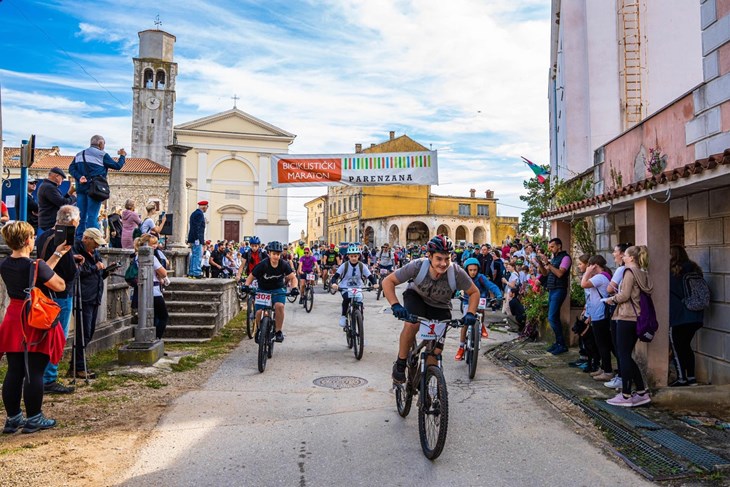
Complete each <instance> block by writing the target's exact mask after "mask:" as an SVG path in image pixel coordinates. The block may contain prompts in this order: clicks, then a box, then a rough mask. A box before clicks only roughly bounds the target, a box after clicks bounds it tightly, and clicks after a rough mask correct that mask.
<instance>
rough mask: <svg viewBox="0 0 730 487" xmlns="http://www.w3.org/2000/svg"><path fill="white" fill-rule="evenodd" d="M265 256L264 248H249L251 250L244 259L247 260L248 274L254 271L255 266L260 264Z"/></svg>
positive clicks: (246, 268)
mask: <svg viewBox="0 0 730 487" xmlns="http://www.w3.org/2000/svg"><path fill="white" fill-rule="evenodd" d="M265 258H266V253H265V252H264V251H263V250H262V249H258V250H257V251H256V252H253V251H252V250H249V252H248V253H247V254H246V255H245V257H244V259H245V260H246V266H245V270H246V274H250V273H251V272H252V271H253V268H254V267H256V266H257V265H259V264H260V263H261V261H262V260H264V259H265Z"/></svg>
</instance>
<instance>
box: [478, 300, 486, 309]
mask: <svg viewBox="0 0 730 487" xmlns="http://www.w3.org/2000/svg"><path fill="white" fill-rule="evenodd" d="M479 309H487V298H479Z"/></svg>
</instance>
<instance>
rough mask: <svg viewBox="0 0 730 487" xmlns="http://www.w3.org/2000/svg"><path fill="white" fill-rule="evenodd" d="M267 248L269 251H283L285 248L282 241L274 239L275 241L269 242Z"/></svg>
mask: <svg viewBox="0 0 730 487" xmlns="http://www.w3.org/2000/svg"><path fill="white" fill-rule="evenodd" d="M266 250H268V251H269V252H282V251H283V250H284V249H283V248H282V246H281V242H277V241H276V240H274V241H273V242H269V243H268V245H267V246H266Z"/></svg>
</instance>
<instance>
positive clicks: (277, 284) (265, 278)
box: [251, 259, 294, 291]
mask: <svg viewBox="0 0 730 487" xmlns="http://www.w3.org/2000/svg"><path fill="white" fill-rule="evenodd" d="M292 272H294V271H293V270H292V268H291V266H290V265H289V263H288V262H285V261H283V260H279V265H278V266H276V267H273V266H272V265H271V261H270V260H269V259H264V260H263V261H262V262H261V263H260V264H259V265H257V266H256V267H254V268H253V271H251V273H252V274H253V276H254V277H255V278H256V281H258V283H259V289H261V290H262V291H275V290H278V289H282V288H283V287H284V278H285V277H286V276H288V275H289V274H291V273H292Z"/></svg>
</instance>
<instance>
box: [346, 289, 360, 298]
mask: <svg viewBox="0 0 730 487" xmlns="http://www.w3.org/2000/svg"><path fill="white" fill-rule="evenodd" d="M347 296H348V297H350V298H362V291H361V290H359V289H357V288H354V287H351V288H349V289H348V290H347Z"/></svg>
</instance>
